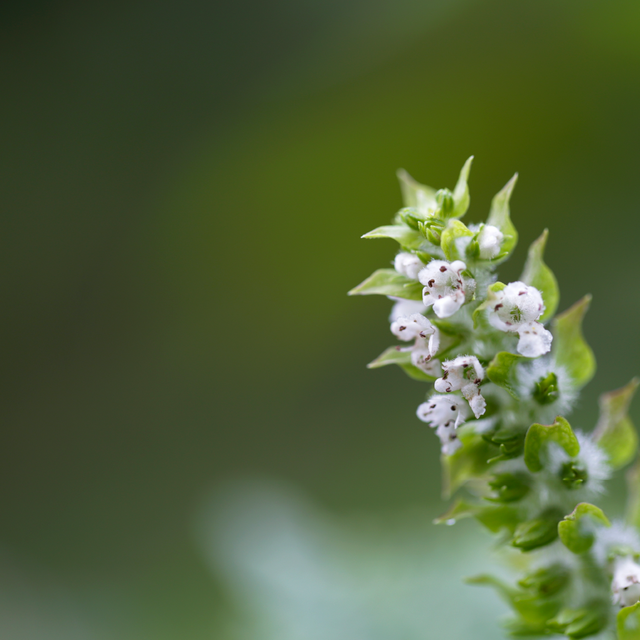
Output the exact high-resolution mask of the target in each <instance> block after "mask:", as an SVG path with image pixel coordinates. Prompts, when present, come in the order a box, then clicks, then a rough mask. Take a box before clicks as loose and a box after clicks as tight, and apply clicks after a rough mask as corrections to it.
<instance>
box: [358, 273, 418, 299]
mask: <svg viewBox="0 0 640 640" xmlns="http://www.w3.org/2000/svg"><path fill="white" fill-rule="evenodd" d="M422 288H423V287H422V285H421V284H420V283H419V282H416V281H415V280H410V279H409V278H407V277H405V276H403V275H402V274H400V273H398V272H397V271H396V270H395V269H378V270H377V271H375V272H374V273H372V274H371V275H370V276H369V277H368V278H367V279H366V280H365V281H364V282H361V283H360V284H359V285H358V286H357V287H355V288H354V289H351V291H349V295H350V296H355V295H360V296H367V295H371V294H380V295H383V296H395V297H396V298H405V299H407V300H422Z"/></svg>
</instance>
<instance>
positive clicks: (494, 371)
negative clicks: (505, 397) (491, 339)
mask: <svg viewBox="0 0 640 640" xmlns="http://www.w3.org/2000/svg"><path fill="white" fill-rule="evenodd" d="M523 360H524V361H525V362H526V361H527V360H528V358H525V357H524V356H519V355H516V354H515V353H510V352H508V351H501V352H500V353H498V354H496V356H495V357H494V358H493V360H492V361H491V362H490V363H489V366H488V367H487V371H486V373H487V378H489V380H491V382H493V383H494V384H497V385H498V386H500V387H502V388H504V389H506V390H507V391H508V392H509V393H510V394H511V395H512V396H513V397H514V398H515V399H516V400H520V393H519V391H518V364H519V363H520V362H522V361H523Z"/></svg>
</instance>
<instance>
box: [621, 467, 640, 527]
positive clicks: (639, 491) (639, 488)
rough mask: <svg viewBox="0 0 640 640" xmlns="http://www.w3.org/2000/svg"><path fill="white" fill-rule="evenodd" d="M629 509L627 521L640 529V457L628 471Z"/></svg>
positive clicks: (626, 516) (626, 514)
mask: <svg viewBox="0 0 640 640" xmlns="http://www.w3.org/2000/svg"><path fill="white" fill-rule="evenodd" d="M626 480H627V510H626V513H625V518H624V519H625V522H626V523H627V524H629V525H631V526H632V527H636V528H637V529H640V459H638V460H637V461H636V463H635V464H634V465H633V466H632V467H631V468H630V469H629V471H627V473H626Z"/></svg>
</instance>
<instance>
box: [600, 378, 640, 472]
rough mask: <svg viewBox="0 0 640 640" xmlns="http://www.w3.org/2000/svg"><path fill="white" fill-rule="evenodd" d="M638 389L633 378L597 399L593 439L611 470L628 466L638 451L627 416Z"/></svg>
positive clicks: (633, 429) (635, 438)
mask: <svg viewBox="0 0 640 640" xmlns="http://www.w3.org/2000/svg"><path fill="white" fill-rule="evenodd" d="M638 385H640V380H639V379H638V378H634V379H633V380H631V382H629V384H627V385H626V386H624V387H622V388H621V389H617V390H616V391H610V392H609V393H603V394H602V395H601V396H600V403H599V404H600V418H599V419H598V424H597V425H596V429H595V431H594V434H593V437H594V439H595V440H596V442H597V443H598V444H599V445H600V447H601V448H602V449H604V451H605V452H606V454H607V456H608V458H609V463H610V464H611V466H612V467H613V468H614V469H619V468H620V467H624V466H625V465H626V464H628V463H629V462H631V460H633V457H634V456H635V455H636V451H637V449H638V434H637V433H636V430H635V428H634V426H633V424H632V422H631V420H630V419H629V417H628V415H627V412H628V411H629V405H630V404H631V400H632V399H633V396H634V394H635V392H636V389H637V388H638Z"/></svg>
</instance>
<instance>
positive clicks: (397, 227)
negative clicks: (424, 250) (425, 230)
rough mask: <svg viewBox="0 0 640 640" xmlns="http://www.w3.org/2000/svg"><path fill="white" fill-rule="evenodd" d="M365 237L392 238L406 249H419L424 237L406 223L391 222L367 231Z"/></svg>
mask: <svg viewBox="0 0 640 640" xmlns="http://www.w3.org/2000/svg"><path fill="white" fill-rule="evenodd" d="M362 237H363V238H392V239H393V240H395V241H396V242H398V243H400V245H402V246H403V247H404V248H405V249H419V248H420V246H421V245H422V243H423V242H424V238H423V237H422V235H420V233H419V232H418V231H416V230H415V229H411V228H410V227H408V226H407V225H405V224H389V225H386V226H384V227H378V228H377V229H374V230H373V231H369V233H365V234H364V235H363V236H362Z"/></svg>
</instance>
